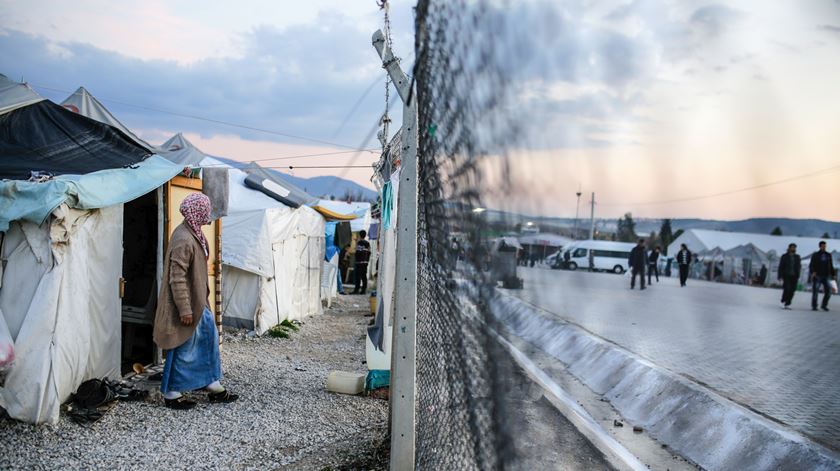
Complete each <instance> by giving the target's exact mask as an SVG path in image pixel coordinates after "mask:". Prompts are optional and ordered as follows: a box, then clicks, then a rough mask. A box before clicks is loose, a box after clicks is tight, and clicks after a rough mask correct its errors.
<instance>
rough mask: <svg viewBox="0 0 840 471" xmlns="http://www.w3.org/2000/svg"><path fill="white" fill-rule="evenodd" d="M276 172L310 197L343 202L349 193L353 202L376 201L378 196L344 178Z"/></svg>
mask: <svg viewBox="0 0 840 471" xmlns="http://www.w3.org/2000/svg"><path fill="white" fill-rule="evenodd" d="M274 172H275V173H278V174H280V176H281V178H285V179H286V180H287V181H289V182H291V183H292V184H294V185H297V186H299V187H301V188H303V189H304V190H305V191H306V192H307V193H309V194H310V195H312V196H317V197H319V198H322V199H331V198H335V199H337V200H343V199H346V196H347V194H348V193H349V194H350V195H352V197H353V201H371V202H373V201H376V197H377V194H376V192H375V191H373V190H371V189H369V188H365V187H363V186H362V185H359V184H358V183H356V182H354V181H350V180H345V179H344V178H339V177H333V176H324V177H310V178H301V177H294V176H292V175H289V174H286V173H282V172H277V171H276V170H274Z"/></svg>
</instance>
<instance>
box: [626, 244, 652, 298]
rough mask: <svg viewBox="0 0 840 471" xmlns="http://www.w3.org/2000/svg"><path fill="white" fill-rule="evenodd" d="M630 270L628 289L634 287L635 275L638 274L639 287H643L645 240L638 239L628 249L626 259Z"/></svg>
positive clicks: (645, 263)
mask: <svg viewBox="0 0 840 471" xmlns="http://www.w3.org/2000/svg"><path fill="white" fill-rule="evenodd" d="M627 263H628V265H630V270H631V271H632V276H631V277H630V289H635V288H636V276H639V280H640V281H639V283H640V284H641V288H639V289H645V265H647V254H645V240H644V239H639V243H638V244H636V246H635V247H633V250H631V251H630V258H629V259H628V260H627Z"/></svg>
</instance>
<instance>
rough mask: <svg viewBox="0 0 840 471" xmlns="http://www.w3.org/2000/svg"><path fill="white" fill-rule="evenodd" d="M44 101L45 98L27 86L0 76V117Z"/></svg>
mask: <svg viewBox="0 0 840 471" xmlns="http://www.w3.org/2000/svg"><path fill="white" fill-rule="evenodd" d="M44 100H46V98H44V97H42V96H41V95H38V94H37V93H35V92H34V91H33V90H32V89H31V88H29V86H28V85H26V84H23V83H18V82H15V81H14V80H9V78H8V77H6V76H5V75H3V74H0V115H2V114H5V113H8V112H9V111H13V110H16V109H18V108H22V107H24V106H29V105H32V104H35V103H38V102H39V101H44Z"/></svg>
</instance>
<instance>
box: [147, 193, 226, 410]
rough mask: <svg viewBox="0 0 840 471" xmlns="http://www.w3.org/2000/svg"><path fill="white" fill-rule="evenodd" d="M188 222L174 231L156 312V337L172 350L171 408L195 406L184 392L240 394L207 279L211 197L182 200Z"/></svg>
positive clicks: (167, 381)
mask: <svg viewBox="0 0 840 471" xmlns="http://www.w3.org/2000/svg"><path fill="white" fill-rule="evenodd" d="M180 210H181V214H182V215H183V216H184V222H182V223H181V224H180V225H178V227H176V228H175V231H174V232H173V233H172V238H171V239H170V240H169V246H168V247H167V249H166V257H165V259H164V268H163V282H162V283H161V287H160V297H159V299H158V305H157V311H156V312H155V324H154V340H155V343H156V344H157V345H158V347H160V348H162V349H163V350H165V351H166V354H165V358H166V363H165V364H164V367H163V376H162V378H161V383H160V391H161V393H163V397H164V405H165V406H166V407H169V408H171V409H192V408H193V407H195V405H196V403H195V401H192V400H189V399H187V398H185V397H184V396H183V394H182V393H183V392H185V391H192V390H196V389H201V388H204V389H206V390H207V391H209V393H210V394H209V395H208V399H209V400H210V402H217V403H228V402H233V401H235V400H237V399H238V398H239V396H237V395H235V394H231V393H230V392H228V390H227V389H225V388H224V387H223V386H222V385H221V383H220V381H221V379H222V363H221V356H220V355H219V333H218V332H217V331H216V324H215V322H214V321H213V313H212V312H211V311H210V308H209V305H210V302H209V296H210V287H209V283H208V279H207V260H208V258H209V256H210V252H209V248H208V247H209V246H208V244H207V239H206V238H205V236H204V233H203V232H201V226H203V225H207V224H210V199H209V198H208V197H207V196H205V195H203V194H201V193H193V194H191V195H189V196H187V197H186V198H184V201H183V202H182V203H181V207H180Z"/></svg>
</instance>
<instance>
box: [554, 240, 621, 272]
mask: <svg viewBox="0 0 840 471" xmlns="http://www.w3.org/2000/svg"><path fill="white" fill-rule="evenodd" d="M635 246H636V244H631V243H628V242H611V241H608V240H581V241H578V242H575V243H573V244H570V245H569V247H568V248H567V249H566V250H564V251H563V252H564V253H563V260H564V261H565V268H566V269H568V270H577V269H578V268H584V269H588V268H589V254H590V252H591V253H592V257H593V260H592V262H593V264H594V265H595V269H596V270H599V271H611V272H614V273H624V272H625V271H627V270H628V269H629V267H628V265H627V260H628V259H629V258H630V251H631V250H633V247H635ZM566 252H568V254H569V256H568V257H566Z"/></svg>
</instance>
